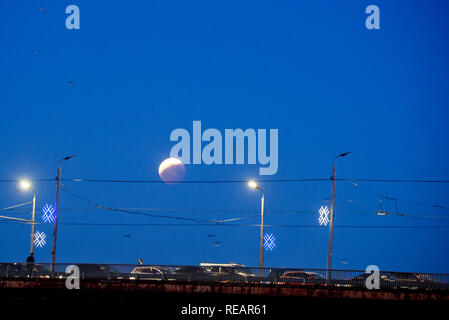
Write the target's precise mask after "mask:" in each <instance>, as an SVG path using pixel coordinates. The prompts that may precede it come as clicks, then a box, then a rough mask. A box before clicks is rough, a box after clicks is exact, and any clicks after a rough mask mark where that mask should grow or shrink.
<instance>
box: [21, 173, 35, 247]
mask: <svg viewBox="0 0 449 320" xmlns="http://www.w3.org/2000/svg"><path fill="white" fill-rule="evenodd" d="M19 185H20V188H21V189H22V190H31V191H32V192H33V213H32V217H31V221H32V222H31V243H30V256H31V255H32V254H33V253H34V225H35V222H36V220H35V215H36V192H35V191H34V189H33V187H32V186H31V182H30V181H28V180H21V181H20V182H19Z"/></svg>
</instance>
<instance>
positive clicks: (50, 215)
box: [42, 204, 55, 223]
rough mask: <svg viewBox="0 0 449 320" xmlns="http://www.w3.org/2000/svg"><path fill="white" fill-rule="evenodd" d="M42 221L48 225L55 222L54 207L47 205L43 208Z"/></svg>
mask: <svg viewBox="0 0 449 320" xmlns="http://www.w3.org/2000/svg"><path fill="white" fill-rule="evenodd" d="M42 220H44V222H46V223H52V222H54V221H55V208H53V206H52V205H48V204H46V205H45V206H44V208H42Z"/></svg>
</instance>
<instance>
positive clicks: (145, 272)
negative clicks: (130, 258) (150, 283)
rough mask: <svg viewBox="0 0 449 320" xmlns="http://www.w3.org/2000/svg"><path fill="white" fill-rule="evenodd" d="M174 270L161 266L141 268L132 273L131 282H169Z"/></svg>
mask: <svg viewBox="0 0 449 320" xmlns="http://www.w3.org/2000/svg"><path fill="white" fill-rule="evenodd" d="M172 272H173V270H172V269H171V268H167V267H160V266H141V267H136V268H134V269H133V270H132V271H131V276H130V277H129V279H130V280H169V278H170V277H169V276H170V275H171V273H172Z"/></svg>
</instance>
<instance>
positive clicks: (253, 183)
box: [248, 180, 265, 277]
mask: <svg viewBox="0 0 449 320" xmlns="http://www.w3.org/2000/svg"><path fill="white" fill-rule="evenodd" d="M248 186H249V187H250V188H251V189H258V190H259V191H260V192H262V199H261V209H260V220H261V222H260V253H259V276H260V277H262V268H263V211H264V206H265V193H264V192H263V190H262V188H261V187H259V186H258V185H257V183H256V182H255V181H253V180H250V181H248Z"/></svg>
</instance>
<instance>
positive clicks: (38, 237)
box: [34, 231, 47, 248]
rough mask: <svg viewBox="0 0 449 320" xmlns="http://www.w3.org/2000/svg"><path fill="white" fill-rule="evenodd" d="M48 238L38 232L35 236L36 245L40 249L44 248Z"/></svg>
mask: <svg viewBox="0 0 449 320" xmlns="http://www.w3.org/2000/svg"><path fill="white" fill-rule="evenodd" d="M46 237H47V236H46V235H45V233H43V232H39V231H36V233H35V234H34V245H35V246H37V247H39V248H42V247H43V246H45V243H46V242H45V238H46Z"/></svg>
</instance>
